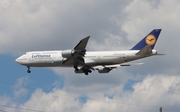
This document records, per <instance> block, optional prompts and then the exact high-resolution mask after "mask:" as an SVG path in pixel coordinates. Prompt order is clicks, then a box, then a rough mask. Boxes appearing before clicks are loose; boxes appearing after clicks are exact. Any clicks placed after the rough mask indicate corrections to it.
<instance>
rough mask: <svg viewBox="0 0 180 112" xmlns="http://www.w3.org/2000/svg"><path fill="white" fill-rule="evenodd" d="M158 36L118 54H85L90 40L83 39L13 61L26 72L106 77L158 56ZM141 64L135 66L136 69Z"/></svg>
mask: <svg viewBox="0 0 180 112" xmlns="http://www.w3.org/2000/svg"><path fill="white" fill-rule="evenodd" d="M160 33H161V29H154V30H152V31H151V32H150V33H149V34H148V35H147V36H145V37H144V38H143V39H142V40H141V41H140V42H139V43H137V44H136V45H135V46H134V47H132V48H131V49H130V50H122V51H90V52H88V51H86V45H87V43H88V40H89V38H90V36H87V37H85V38H83V39H82V40H81V41H79V43H78V44H77V45H76V46H75V47H74V48H73V49H68V50H54V51H31V52H26V53H25V54H23V55H22V56H20V57H18V58H17V59H16V60H15V61H16V62H17V63H18V64H20V65H23V66H26V67H27V68H28V70H27V72H28V73H30V72H31V70H30V67H74V71H75V73H84V74H85V75H88V74H89V73H91V72H92V70H97V71H98V72H99V73H109V72H110V71H111V70H113V69H115V68H117V67H121V66H130V65H131V64H128V63H127V62H130V61H133V60H138V59H142V58H146V57H150V56H155V55H163V54H158V53H157V51H156V50H155V49H154V46H155V44H156V42H157V40H158V37H159V35H160ZM139 64H141V63H137V65H139Z"/></svg>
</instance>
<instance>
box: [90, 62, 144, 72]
mask: <svg viewBox="0 0 180 112" xmlns="http://www.w3.org/2000/svg"><path fill="white" fill-rule="evenodd" d="M142 64H143V63H124V64H115V65H105V66H95V67H93V68H94V69H96V70H98V72H99V73H109V72H110V71H111V70H113V69H115V68H117V67H121V66H131V65H142Z"/></svg>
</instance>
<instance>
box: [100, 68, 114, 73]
mask: <svg viewBox="0 0 180 112" xmlns="http://www.w3.org/2000/svg"><path fill="white" fill-rule="evenodd" d="M111 70H112V69H110V68H100V69H98V72H99V73H109V71H111Z"/></svg>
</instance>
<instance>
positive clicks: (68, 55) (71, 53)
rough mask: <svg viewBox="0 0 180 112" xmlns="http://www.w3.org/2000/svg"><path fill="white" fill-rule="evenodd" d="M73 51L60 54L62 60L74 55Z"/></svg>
mask: <svg viewBox="0 0 180 112" xmlns="http://www.w3.org/2000/svg"><path fill="white" fill-rule="evenodd" d="M74 53H75V51H74V50H64V51H62V52H61V55H62V57H64V58H70V57H72V56H73V55H74Z"/></svg>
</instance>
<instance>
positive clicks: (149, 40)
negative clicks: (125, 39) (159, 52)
mask: <svg viewBox="0 0 180 112" xmlns="http://www.w3.org/2000/svg"><path fill="white" fill-rule="evenodd" d="M160 33H161V29H154V30H152V31H151V32H150V33H149V34H148V35H147V36H145V37H144V38H143V39H142V40H141V41H140V42H139V43H137V44H136V45H135V46H134V47H133V48H132V49H131V50H141V49H142V48H144V47H145V46H147V45H150V46H151V49H154V46H155V44H156V42H157V40H158V37H159V34H160Z"/></svg>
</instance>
